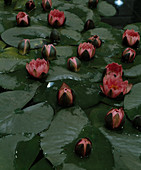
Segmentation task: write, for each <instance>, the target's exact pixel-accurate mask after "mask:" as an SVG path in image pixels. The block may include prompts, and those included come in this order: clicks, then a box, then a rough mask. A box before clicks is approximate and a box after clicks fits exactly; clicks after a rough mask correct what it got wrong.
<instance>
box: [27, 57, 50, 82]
mask: <svg viewBox="0 0 141 170" xmlns="http://www.w3.org/2000/svg"><path fill="white" fill-rule="evenodd" d="M26 69H27V71H28V73H29V74H30V75H31V76H33V77H35V78H39V79H40V78H43V76H44V75H46V74H47V73H48V71H49V61H46V60H44V59H40V58H37V59H36V60H34V59H33V60H32V61H30V63H29V64H28V63H26Z"/></svg>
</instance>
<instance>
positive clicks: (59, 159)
mask: <svg viewBox="0 0 141 170" xmlns="http://www.w3.org/2000/svg"><path fill="white" fill-rule="evenodd" d="M87 123H88V119H87V117H86V116H85V113H84V112H83V110H81V109H80V108H79V107H72V108H70V109H62V110H61V111H60V112H58V113H57V115H56V117H55V118H54V120H53V122H52V123H51V126H50V128H49V130H47V131H46V132H43V133H42V134H41V137H42V139H41V147H42V149H43V151H44V155H45V157H46V158H47V159H48V160H49V161H50V162H51V163H52V164H53V165H54V166H57V165H60V164H61V163H63V162H64V160H65V159H66V156H67V155H66V154H65V153H64V150H63V147H64V146H65V145H67V144H69V143H71V142H72V141H73V140H74V139H76V138H77V137H78V135H79V133H80V132H81V130H82V128H83V127H84V126H85V125H86V124H87ZM56 129H57V130H56Z"/></svg>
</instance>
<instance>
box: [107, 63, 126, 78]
mask: <svg viewBox="0 0 141 170" xmlns="http://www.w3.org/2000/svg"><path fill="white" fill-rule="evenodd" d="M105 68H106V74H110V75H114V76H115V77H116V76H122V73H123V70H122V65H120V64H118V63H111V64H108V65H107V66H106V67H105Z"/></svg>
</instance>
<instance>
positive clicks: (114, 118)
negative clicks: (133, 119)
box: [105, 108, 125, 129]
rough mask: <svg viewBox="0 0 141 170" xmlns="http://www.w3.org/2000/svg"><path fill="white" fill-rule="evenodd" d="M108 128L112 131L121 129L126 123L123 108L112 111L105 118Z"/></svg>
mask: <svg viewBox="0 0 141 170" xmlns="http://www.w3.org/2000/svg"><path fill="white" fill-rule="evenodd" d="M105 122H106V126H107V127H108V128H110V129H119V128H121V127H122V126H123V124H124V122H125V114H124V110H123V108H119V109H117V108H115V109H111V110H110V111H109V112H108V113H107V114H106V116H105Z"/></svg>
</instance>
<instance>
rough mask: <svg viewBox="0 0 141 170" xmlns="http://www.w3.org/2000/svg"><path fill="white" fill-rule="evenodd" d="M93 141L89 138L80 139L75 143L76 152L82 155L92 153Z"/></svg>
mask: <svg viewBox="0 0 141 170" xmlns="http://www.w3.org/2000/svg"><path fill="white" fill-rule="evenodd" d="M91 149H92V142H91V141H90V140H89V139H88V138H82V139H80V140H79V141H78V142H77V143H76V145H75V153H76V154H77V155H79V156H80V157H86V156H88V155H89V154H90V153H91Z"/></svg>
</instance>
